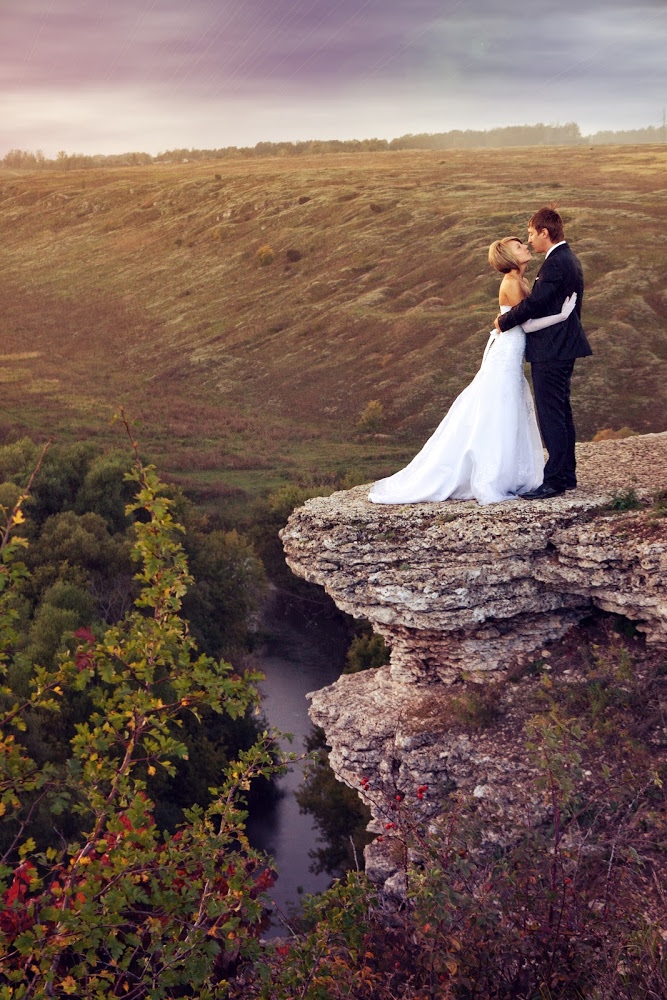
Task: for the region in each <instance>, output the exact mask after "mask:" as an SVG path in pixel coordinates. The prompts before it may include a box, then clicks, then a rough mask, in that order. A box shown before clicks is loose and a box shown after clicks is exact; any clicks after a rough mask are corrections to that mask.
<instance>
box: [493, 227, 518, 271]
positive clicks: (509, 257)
mask: <svg viewBox="0 0 667 1000" xmlns="http://www.w3.org/2000/svg"><path fill="white" fill-rule="evenodd" d="M515 243H519V244H520V243H521V240H520V239H519V237H518V236H504V237H503V239H502V240H495V241H494V242H493V243H492V244H491V246H490V247H489V264H490V265H491V267H493V268H494V269H495V270H496V271H500V273H501V274H509V273H510V271H518V270H519V267H520V266H521V265H520V264H519V261H518V260H517V259H516V257H515V256H514V253H513V250H512V247H513V246H514V244H515Z"/></svg>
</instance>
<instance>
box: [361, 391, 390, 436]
mask: <svg viewBox="0 0 667 1000" xmlns="http://www.w3.org/2000/svg"><path fill="white" fill-rule="evenodd" d="M383 427H384V406H383V405H382V403H381V402H380V400H379V399H371V401H370V402H369V403H367V404H366V406H365V407H364V409H363V410H362V413H361V416H360V417H359V420H358V422H357V430H358V431H360V432H361V433H362V434H377V433H378V432H379V431H381V430H382V428H383Z"/></svg>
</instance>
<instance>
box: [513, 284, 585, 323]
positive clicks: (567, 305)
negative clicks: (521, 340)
mask: <svg viewBox="0 0 667 1000" xmlns="http://www.w3.org/2000/svg"><path fill="white" fill-rule="evenodd" d="M576 304H577V293H576V292H572V295H568V297H567V298H566V299H565V301H564V302H563V308H562V309H561V311H560V312H559V313H554V314H553V315H551V316H540V318H539V319H525V320H524V321H523V323H522V324H521V326H522V327H523V328H524V330H525V331H526V333H535V331H536V330H545V329H546V328H547V327H548V326H555V325H556V323H563V322H564V321H565V320H566V319H567V318H568V316H569V315H570V313H571V312H573V311H574V307H575V306H576Z"/></svg>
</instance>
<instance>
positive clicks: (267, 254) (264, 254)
mask: <svg viewBox="0 0 667 1000" xmlns="http://www.w3.org/2000/svg"><path fill="white" fill-rule="evenodd" d="M255 256H256V257H257V261H258V263H259V264H260V266H261V267H268V265H269V264H273V262H274V260H275V259H276V257H275V254H274V252H273V250H272V249H271V247H270V246H269V245H268V243H267V244H265V245H264V246H262V247H260V248H259V250H258V251H257V253H256V254H255Z"/></svg>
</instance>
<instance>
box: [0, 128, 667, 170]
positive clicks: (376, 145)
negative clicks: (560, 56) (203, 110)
mask: <svg viewBox="0 0 667 1000" xmlns="http://www.w3.org/2000/svg"><path fill="white" fill-rule="evenodd" d="M665 141H666V135H665V126H664V124H663V125H657V126H655V125H649V126H647V127H646V128H637V129H626V130H623V131H612V130H606V131H601V132H595V133H593V134H591V135H582V134H581V130H580V128H579V125H578V124H577V123H576V122H566V123H565V124H564V125H545V124H543V123H542V122H538V123H537V124H535V125H507V126H504V127H502V128H492V129H485V130H480V129H465V130H461V129H452V130H450V131H448V132H434V133H431V132H422V133H419V134H412V133H408V134H406V135H402V136H399V137H398V138H395V139H312V140H304V141H300V142H287V141H286V142H258V143H256V144H255V145H254V146H223V147H221V148H219V149H168V150H165V151H164V152H161V153H157V154H156V155H155V156H153V155H151V154H150V153H143V152H128V153H114V154H110V155H104V154H102V153H97V154H92V155H89V154H84V153H67V152H66V151H65V150H60V151H59V152H58V154H57V155H56V157H55V158H54V159H49V158H48V157H47V156H45V155H44V153H43V152H42V151H41V150H37V151H36V152H29V151H26V150H22V149H11V150H9V152H8V153H6V154H5V156H4V157H3V159H2V160H1V161H0V164H1V165H2V166H3V167H5V168H6V169H12V170H16V169H24V170H39V169H44V170H54V169H55V170H74V169H77V170H79V169H86V168H91V167H132V166H150V165H151V164H155V163H189V162H199V161H206V160H225V159H248V158H254V157H262V156H280V157H288V156H304V155H307V154H309V153H373V152H384V151H387V152H391V151H393V150H397V149H400V150H410V149H415V150H416V149H428V150H438V149H474V148H493V147H508V146H583V145H590V146H595V145H598V146H599V145H636V144H643V143H664V142H665Z"/></svg>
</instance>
